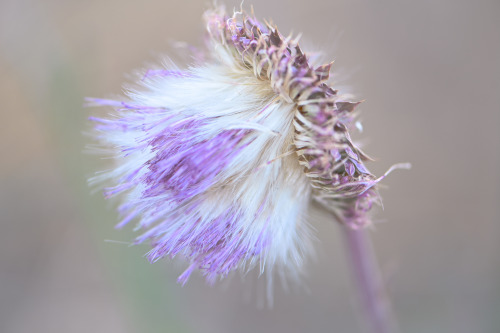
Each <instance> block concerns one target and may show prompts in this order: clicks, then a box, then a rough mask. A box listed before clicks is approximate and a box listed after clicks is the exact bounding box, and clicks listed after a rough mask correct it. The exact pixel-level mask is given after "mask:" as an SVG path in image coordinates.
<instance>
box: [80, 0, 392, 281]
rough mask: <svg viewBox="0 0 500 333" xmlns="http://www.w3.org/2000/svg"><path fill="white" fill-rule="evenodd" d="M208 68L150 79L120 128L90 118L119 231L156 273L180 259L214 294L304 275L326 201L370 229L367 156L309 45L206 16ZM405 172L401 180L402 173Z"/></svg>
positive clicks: (120, 109) (371, 186) (250, 23)
mask: <svg viewBox="0 0 500 333" xmlns="http://www.w3.org/2000/svg"><path fill="white" fill-rule="evenodd" d="M205 20H206V22H207V30H208V40H209V47H208V48H209V50H208V59H207V60H206V61H205V62H204V63H202V64H197V65H193V66H192V67H189V68H188V69H185V70H179V69H177V68H174V66H170V68H165V69H159V70H149V71H147V72H146V75H144V77H143V78H142V80H141V81H140V82H139V83H138V88H136V89H131V90H129V91H128V93H127V95H128V98H127V99H126V100H125V99H124V100H123V101H117V100H104V99H89V100H88V101H89V103H90V104H94V105H101V106H110V107H112V108H113V109H114V113H113V115H112V117H109V118H91V120H92V121H94V122H95V130H96V137H97V139H98V141H99V142H100V144H101V145H102V146H103V147H108V148H111V151H112V152H113V154H114V157H115V159H116V162H117V166H116V168H115V169H113V170H111V171H109V172H106V173H102V174H99V175H98V176H96V177H94V178H93V179H92V180H91V181H92V182H101V181H108V182H111V183H112V184H113V185H112V186H111V187H108V188H106V189H105V191H104V193H105V196H106V197H114V196H120V197H121V201H122V204H121V205H120V206H119V213H120V214H121V216H122V217H123V219H122V221H121V222H120V223H119V224H118V226H117V227H122V226H124V225H126V224H127V223H129V222H130V221H132V220H136V221H138V222H137V223H138V224H137V229H140V230H143V231H144V232H143V234H142V235H140V236H139V237H138V238H137V239H136V243H142V242H144V241H150V242H151V244H152V250H151V251H150V252H149V253H148V255H147V256H148V259H149V260H150V261H151V262H154V261H157V260H158V259H160V258H163V257H166V256H169V257H174V256H176V255H182V256H184V257H186V258H187V259H188V261H189V262H190V265H189V267H188V268H187V270H186V271H185V272H184V273H183V274H182V275H181V276H180V277H179V281H180V282H181V283H185V282H186V281H187V279H188V278H189V275H190V274H191V273H192V271H193V270H195V269H200V270H201V271H202V273H203V274H204V275H205V276H206V278H207V280H208V281H215V280H216V279H217V278H218V277H224V276H226V275H227V274H228V273H229V272H231V271H233V270H235V269H237V268H240V269H250V268H252V267H254V266H256V265H259V266H260V270H261V272H262V271H264V269H265V270H267V271H268V272H271V271H272V270H273V268H274V267H278V268H279V269H280V270H283V269H284V270H287V271H288V272H289V274H291V275H297V274H298V272H299V271H300V270H299V268H300V266H301V265H302V262H303V259H304V257H305V256H306V255H307V254H308V253H309V252H310V249H311V242H310V239H311V231H310V227H309V225H308V222H307V220H306V218H307V216H308V210H309V209H310V206H311V202H312V201H317V202H319V203H320V204H321V205H322V206H323V207H325V208H326V209H328V210H329V211H331V212H332V213H333V214H334V215H335V217H336V219H337V220H338V221H339V222H340V223H342V224H345V225H347V226H348V227H351V228H362V227H365V226H367V225H369V224H370V219H369V218H368V214H367V212H368V210H369V209H370V208H371V206H372V204H373V203H377V202H378V201H379V199H378V198H379V197H378V195H377V192H376V184H377V183H378V182H379V181H380V180H381V179H382V178H384V177H385V175H384V176H382V177H380V178H376V177H374V176H373V175H372V174H371V173H370V172H369V171H368V170H367V168H366V167H365V166H364V163H363V162H364V161H366V160H367V159H368V157H367V155H366V154H365V153H363V152H362V151H361V150H360V149H359V147H357V146H356V145H355V144H354V143H353V142H352V140H351V138H350V136H349V129H350V128H351V127H352V125H353V122H354V114H353V110H354V108H355V107H356V106H357V105H358V104H359V102H352V101H349V100H347V99H346V98H345V97H343V96H342V95H340V94H339V93H338V92H337V91H336V90H334V89H332V88H331V87H330V86H329V85H328V84H327V82H328V79H329V72H330V68H331V66H332V64H331V63H330V64H326V65H323V66H319V67H313V66H312V65H311V64H310V63H309V61H308V58H307V56H306V54H305V53H304V52H303V51H302V49H301V48H300V47H299V44H298V40H297V39H293V38H291V37H284V36H283V35H282V34H281V33H280V32H279V31H278V30H277V28H276V27H274V26H272V25H270V24H268V23H266V24H263V23H261V22H259V21H258V20H257V19H255V17H254V15H253V14H252V15H250V14H247V13H245V12H243V11H241V12H235V13H234V15H233V16H231V17H229V16H227V15H226V14H225V12H224V9H223V8H218V9H215V10H211V11H208V12H206V13H205ZM396 167H397V166H396Z"/></svg>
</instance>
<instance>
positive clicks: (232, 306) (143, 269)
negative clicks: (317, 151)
mask: <svg viewBox="0 0 500 333" xmlns="http://www.w3.org/2000/svg"><path fill="white" fill-rule="evenodd" d="M226 3H227V5H228V7H229V8H232V7H233V6H235V5H236V6H239V1H229V0H228V1H226ZM251 3H253V4H254V6H255V10H256V13H257V16H259V17H264V18H273V20H274V22H275V23H276V24H278V26H279V27H280V29H281V31H282V32H283V33H285V34H287V33H288V32H290V31H292V29H293V31H294V32H296V33H297V32H303V38H302V41H303V43H304V44H303V45H304V46H305V47H306V48H307V49H317V50H321V51H323V52H325V55H326V58H334V59H335V60H336V65H335V66H336V73H338V78H340V79H341V80H340V81H341V82H340V83H342V84H344V85H349V86H350V87H351V89H352V91H353V92H355V93H356V94H357V96H359V97H360V98H362V99H366V102H365V103H364V104H363V105H362V107H361V111H362V120H363V123H364V126H365V133H364V135H363V137H364V138H367V139H368V140H369V141H367V143H368V146H367V148H366V150H367V151H368V152H369V153H371V155H373V156H375V157H377V159H378V162H377V163H373V164H372V165H371V168H372V170H373V171H375V172H376V173H377V174H381V173H382V172H383V171H384V170H385V169H386V168H387V167H388V166H389V165H390V164H392V163H395V162H405V161H410V162H412V163H413V166H414V168H413V169H412V170H411V171H410V172H397V173H395V174H393V175H391V176H390V177H389V178H388V179H387V181H386V182H385V183H386V184H387V185H388V187H389V189H390V190H384V191H383V192H382V194H383V196H384V199H385V200H384V203H385V211H384V212H379V213H378V214H377V218H378V219H380V220H384V221H386V223H383V224H380V225H379V226H378V227H377V230H376V231H375V232H374V233H373V237H374V242H375V247H376V251H377V255H378V257H379V260H380V263H381V266H382V269H383V272H384V275H385V277H386V279H387V281H388V285H389V288H390V291H391V295H392V299H393V301H394V307H395V311H396V313H397V315H398V317H399V320H400V326H401V330H402V332H408V333H411V332H414V333H420V332H453V333H460V332H464V333H466V332H467V333H469V332H475V333H482V332H484V333H487V332H488V333H489V332H499V331H500V316H499V314H500V260H499V254H500V240H499V238H500V210H499V206H500V192H499V188H500V179H499V171H500V148H499V144H500V131H499V126H500V103H499V93H500V62H499V60H500V20H499V19H498V17H499V16H500V2H499V1H498V0H491V1H487V0H483V1H466V0H461V1H456V0H442V1H435V0H423V1H396V0H384V1H368V0H357V1H351V0H332V1H322V0H308V1H292V2H286V5H285V2H284V1H282V2H279V1H270V0H254V1H252V2H250V1H248V2H247V4H246V5H247V6H249V5H250V4H251ZM206 7H207V3H206V2H205V1H184V2H181V1H152V0H145V1H141V2H139V1H136V2H132V1H123V0H99V1H97V0H88V1H62V0H44V1H40V0H0V101H1V102H0V110H1V111H0V112H1V118H0V119H1V121H0V159H1V163H0V218H1V223H0V226H1V231H0V331H1V332H8V333H17V332H40V333H41V332H85V333H87V332H109V333H111V332H203V333H211V332H238V333H245V332H289V333H293V332H358V331H359V329H360V328H359V325H358V324H359V323H358V317H357V315H356V312H355V307H354V302H353V292H352V290H350V287H351V283H350V277H349V274H348V270H347V265H346V261H345V259H344V258H345V252H344V247H343V244H342V239H341V237H340V236H341V234H340V233H339V228H338V226H337V225H335V224H333V223H316V224H315V227H316V228H317V229H318V238H319V241H318V244H317V249H318V255H317V260H316V261H313V262H310V263H309V265H308V267H307V270H308V277H307V278H306V279H305V281H304V285H306V286H307V288H308V291H304V290H302V291H298V292H291V293H285V292H283V291H282V290H281V288H277V291H276V293H275V305H274V308H273V309H271V310H268V309H259V308H258V306H257V304H258V303H259V298H260V297H261V296H262V295H263V290H262V289H263V288H262V287H263V286H262V280H260V282H259V283H260V285H259V283H255V280H253V279H252V278H250V279H248V280H249V281H246V282H245V283H241V282H240V281H239V279H238V278H236V279H233V280H231V281H229V282H228V283H223V284H221V285H220V286H218V287H215V288H210V287H208V286H207V285H206V284H205V282H204V281H203V280H202V279H201V278H199V277H195V278H193V279H191V281H190V282H189V284H188V285H187V286H186V287H184V288H182V287H180V286H179V285H178V284H176V282H175V280H176V276H177V275H178V274H179V272H180V271H181V269H182V267H181V265H178V264H175V263H172V262H170V261H162V262H159V263H157V264H155V265H151V264H149V263H147V261H146V260H145V259H144V258H143V256H142V255H143V254H144V253H145V252H146V251H147V246H142V247H141V246H138V247H128V246H127V245H124V244H122V243H110V242H106V241H105V240H107V239H111V240H117V241H125V242H127V241H129V240H130V239H132V237H133V234H132V232H131V231H130V230H128V231H115V230H114V229H113V226H114V224H115V223H116V222H117V217H116V214H115V212H114V211H113V207H112V205H109V204H108V203H106V202H105V201H104V200H103V199H102V196H101V195H100V194H99V193H97V194H95V195H90V190H89V188H88V187H87V185H86V178H87V177H88V176H89V175H91V174H92V173H93V172H94V171H95V170H98V169H99V168H103V167H104V165H105V164H106V163H105V162H104V161H100V160H98V159H97V158H95V157H93V156H89V155H85V154H82V151H83V150H84V146H85V144H86V143H87V141H88V139H87V138H85V137H84V136H83V135H82V132H83V131H85V130H87V129H88V128H89V124H88V122H87V120H86V119H87V117H88V115H89V114H90V113H91V112H94V113H95V112H100V111H98V110H89V109H83V108H82V103H83V98H84V97H85V96H94V97H109V96H111V95H113V94H119V93H120V92H121V84H122V82H123V81H124V80H125V76H124V73H130V72H132V71H133V70H135V69H137V68H141V67H143V66H144V65H146V64H147V63H148V62H154V61H156V60H157V59H158V58H159V56H160V55H161V54H171V53H172V51H173V49H172V47H171V42H172V41H175V40H178V41H187V42H189V43H191V44H194V45H201V34H202V33H203V31H204V27H203V24H202V21H201V19H200V18H201V15H202V13H203V10H204V9H205V8H206ZM101 111H102V112H104V110H101Z"/></svg>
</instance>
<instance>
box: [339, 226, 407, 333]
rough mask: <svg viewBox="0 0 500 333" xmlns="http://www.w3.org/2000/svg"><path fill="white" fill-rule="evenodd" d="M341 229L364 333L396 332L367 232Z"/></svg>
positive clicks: (347, 228)
mask: <svg viewBox="0 0 500 333" xmlns="http://www.w3.org/2000/svg"><path fill="white" fill-rule="evenodd" d="M342 229H344V233H345V239H346V242H347V250H348V257H349V263H350V265H351V269H352V275H353V278H354V280H355V282H354V283H355V289H356V290H357V294H358V299H359V302H360V305H361V308H362V314H363V319H364V321H365V324H366V326H367V332H372V333H395V332H397V331H398V330H397V328H396V321H395V320H394V317H393V313H392V309H391V304H390V301H389V298H388V296H387V293H386V290H385V287H384V283H383V281H382V277H381V274H380V271H379V269H378V265H377V260H376V258H375V254H374V252H373V247H372V243H371V240H370V236H369V234H368V232H367V231H366V230H353V229H351V228H349V227H343V228H342Z"/></svg>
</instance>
